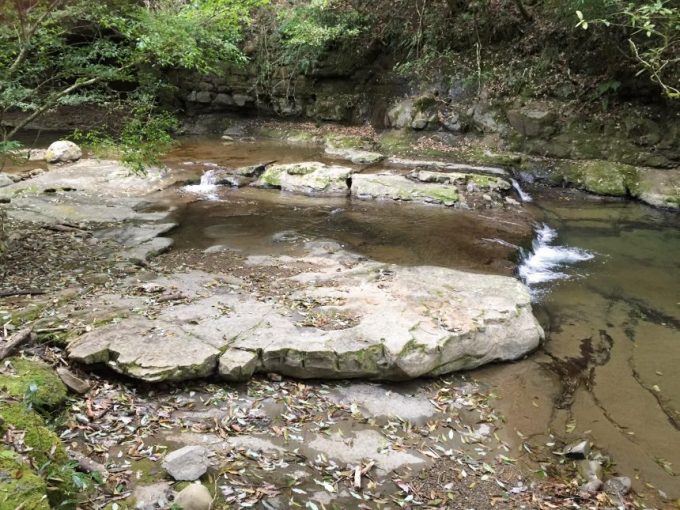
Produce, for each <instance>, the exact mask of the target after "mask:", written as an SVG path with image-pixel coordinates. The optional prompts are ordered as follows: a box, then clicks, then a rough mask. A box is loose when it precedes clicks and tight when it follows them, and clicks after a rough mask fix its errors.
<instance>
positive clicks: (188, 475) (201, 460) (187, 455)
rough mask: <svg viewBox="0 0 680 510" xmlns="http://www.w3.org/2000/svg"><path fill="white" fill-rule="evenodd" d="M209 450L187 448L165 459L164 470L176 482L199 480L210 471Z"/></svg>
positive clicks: (193, 447)
mask: <svg viewBox="0 0 680 510" xmlns="http://www.w3.org/2000/svg"><path fill="white" fill-rule="evenodd" d="M209 465H210V461H209V460H208V450H206V449H205V448H203V447H202V446H185V447H184V448H180V449H179V450H175V451H174V452H170V453H169V454H167V455H166V456H165V459H163V469H165V470H166V471H167V472H168V474H169V475H170V476H172V477H173V478H174V479H175V480H178V481H181V480H187V481H194V480H198V479H199V478H200V477H201V476H203V475H204V474H205V472H206V471H207V470H208V466H209Z"/></svg>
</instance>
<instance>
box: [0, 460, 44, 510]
mask: <svg viewBox="0 0 680 510" xmlns="http://www.w3.org/2000/svg"><path fill="white" fill-rule="evenodd" d="M19 507H21V508H25V509H27V510H28V509H31V510H49V508H50V505H49V501H48V498H47V485H46V484H45V481H44V480H43V479H42V478H41V477H40V476H38V475H37V474H36V473H35V472H34V471H33V470H31V468H30V466H28V465H27V464H25V463H24V462H23V461H22V459H21V458H20V457H19V456H18V455H17V454H16V453H14V452H13V451H11V450H7V449H5V448H0V510H15V509H16V508H19Z"/></svg>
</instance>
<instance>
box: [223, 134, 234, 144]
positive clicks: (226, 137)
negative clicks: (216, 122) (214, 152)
mask: <svg viewBox="0 0 680 510" xmlns="http://www.w3.org/2000/svg"><path fill="white" fill-rule="evenodd" d="M222 141H224V142H233V141H234V139H233V138H232V137H231V136H229V135H222Z"/></svg>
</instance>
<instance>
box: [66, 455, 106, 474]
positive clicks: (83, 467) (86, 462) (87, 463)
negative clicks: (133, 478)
mask: <svg viewBox="0 0 680 510" xmlns="http://www.w3.org/2000/svg"><path fill="white" fill-rule="evenodd" d="M68 454H69V457H71V459H73V460H74V461H76V462H77V463H78V469H79V470H80V471H82V472H83V473H99V474H100V475H101V476H103V477H104V478H106V477H107V476H109V472H108V470H107V469H106V466H104V465H103V464H100V463H99V462H97V461H94V460H92V459H91V458H89V457H88V456H86V455H84V454H82V453H80V452H79V451H76V450H71V451H69V452H68Z"/></svg>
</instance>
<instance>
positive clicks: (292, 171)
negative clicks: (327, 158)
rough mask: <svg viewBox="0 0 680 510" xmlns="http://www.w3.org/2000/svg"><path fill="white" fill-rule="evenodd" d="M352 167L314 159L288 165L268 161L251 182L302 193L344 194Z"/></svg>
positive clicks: (261, 185)
mask: <svg viewBox="0 0 680 510" xmlns="http://www.w3.org/2000/svg"><path fill="white" fill-rule="evenodd" d="M351 175H352V169H351V168H348V167H344V166H336V165H332V166H329V165H326V164H324V163H318V162H315V161H312V162H308V163H293V164H289V165H271V166H269V167H267V169H266V170H265V171H264V173H263V174H262V175H261V176H260V178H259V179H258V180H257V182H256V183H255V186H259V187H263V188H279V189H281V190H283V191H289V192H291V193H301V194H305V195H329V196H345V195H348V194H349V186H348V180H349V178H350V176H351Z"/></svg>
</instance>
